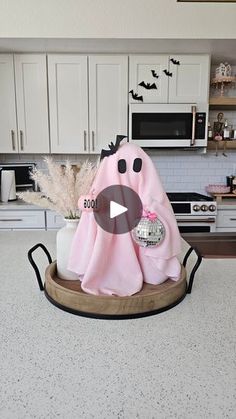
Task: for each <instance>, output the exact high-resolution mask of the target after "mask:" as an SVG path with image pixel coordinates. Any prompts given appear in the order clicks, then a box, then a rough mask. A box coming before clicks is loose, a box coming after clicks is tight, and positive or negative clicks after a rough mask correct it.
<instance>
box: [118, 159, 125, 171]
mask: <svg viewBox="0 0 236 419" xmlns="http://www.w3.org/2000/svg"><path fill="white" fill-rule="evenodd" d="M118 171H119V172H120V173H125V172H126V161H125V160H124V159H120V160H119V161H118Z"/></svg>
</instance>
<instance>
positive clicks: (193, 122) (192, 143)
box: [190, 106, 197, 147]
mask: <svg viewBox="0 0 236 419" xmlns="http://www.w3.org/2000/svg"><path fill="white" fill-rule="evenodd" d="M191 111H192V116H193V119H192V138H191V141H190V146H191V147H193V146H194V145H195V131H196V111H197V107H196V106H192V107H191Z"/></svg>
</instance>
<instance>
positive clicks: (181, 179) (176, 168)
mask: <svg viewBox="0 0 236 419" xmlns="http://www.w3.org/2000/svg"><path fill="white" fill-rule="evenodd" d="M146 152H147V153H148V154H149V155H150V157H151V158H152V160H153V163H154V165H155V167H156V168H157V170H158V173H159V174H160V177H161V179H162V182H163V185H164V188H165V189H166V190H167V191H194V192H200V193H205V187H206V186H207V185H208V184H209V183H211V184H217V183H225V182H226V176H227V175H230V174H236V151H232V150H231V151H230V150H227V155H228V157H224V156H222V154H219V156H218V157H216V156H215V152H214V151H211V152H208V153H207V154H197V153H193V152H190V151H184V150H151V151H150V150H146ZM43 157H45V156H39V155H27V154H25V155H11V154H5V155H0V163H1V162H2V163H7V162H35V163H37V165H38V167H39V168H41V169H43V170H45V169H46V165H45V162H44V161H43ZM53 158H54V159H55V161H57V162H60V163H64V162H65V161H66V160H69V161H71V162H72V163H77V164H78V163H80V162H82V161H84V160H86V159H90V160H91V161H94V162H95V161H96V160H97V158H98V156H97V155H95V156H94V155H91V156H89V155H58V154H57V155H54V156H53Z"/></svg>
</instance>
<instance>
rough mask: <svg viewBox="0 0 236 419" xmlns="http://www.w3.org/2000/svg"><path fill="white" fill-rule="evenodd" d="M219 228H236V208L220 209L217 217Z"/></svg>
mask: <svg viewBox="0 0 236 419" xmlns="http://www.w3.org/2000/svg"><path fill="white" fill-rule="evenodd" d="M216 227H217V228H230V229H232V231H233V229H235V228H236V210H218V213H217V217H216Z"/></svg>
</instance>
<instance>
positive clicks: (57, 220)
mask: <svg viewBox="0 0 236 419" xmlns="http://www.w3.org/2000/svg"><path fill="white" fill-rule="evenodd" d="M65 224H66V223H65V220H64V218H63V217H62V215H60V214H58V213H57V212H55V211H46V226H47V230H51V229H59V228H61V227H63V226H64V225H65Z"/></svg>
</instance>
